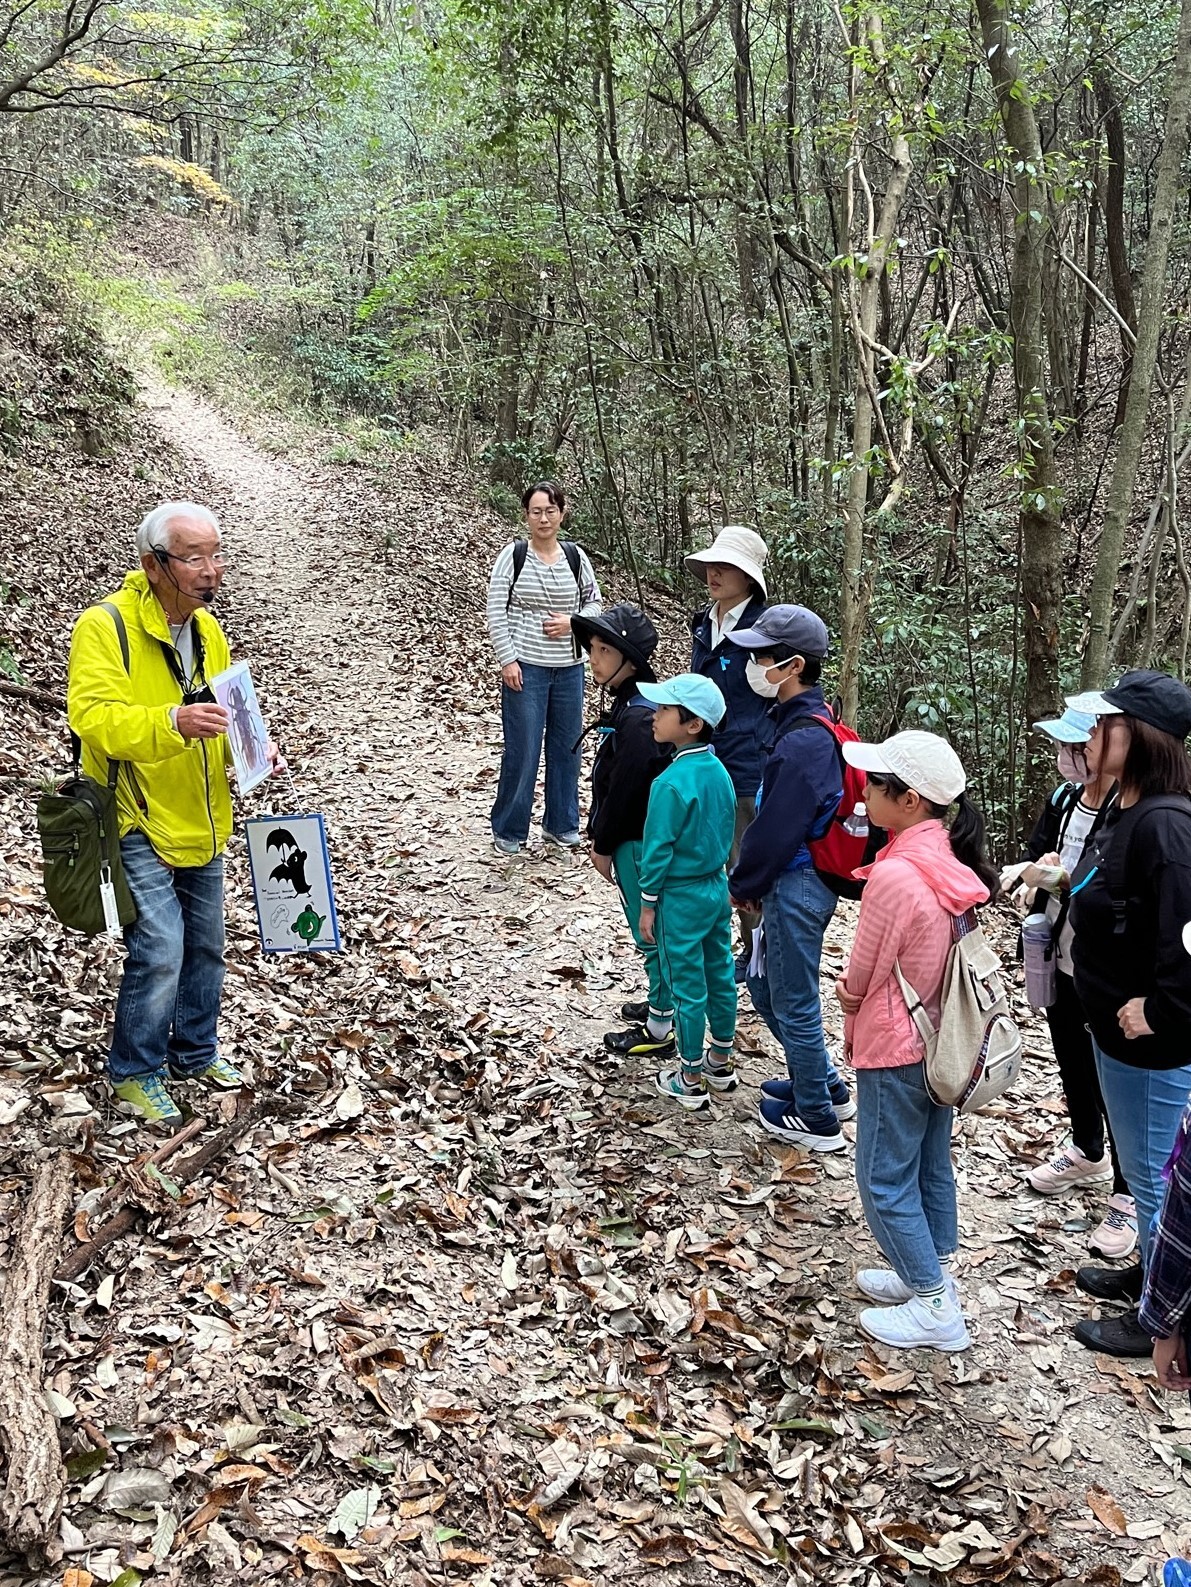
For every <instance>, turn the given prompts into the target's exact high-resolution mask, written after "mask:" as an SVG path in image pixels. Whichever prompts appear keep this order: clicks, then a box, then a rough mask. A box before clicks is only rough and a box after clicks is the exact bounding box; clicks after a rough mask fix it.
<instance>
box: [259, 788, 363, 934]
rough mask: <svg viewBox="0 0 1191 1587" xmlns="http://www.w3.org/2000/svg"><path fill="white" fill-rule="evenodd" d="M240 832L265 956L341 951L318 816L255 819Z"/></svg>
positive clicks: (322, 834)
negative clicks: (323, 950)
mask: <svg viewBox="0 0 1191 1587" xmlns="http://www.w3.org/2000/svg"><path fill="white" fill-rule="evenodd" d="M244 833H245V836H246V837H247V839H248V863H249V865H250V867H251V869H252V891H253V895H254V897H255V899H256V919H257V927H258V929H259V931H260V937H261V947H262V949H263V950H264V951H265V953H302V952H315V951H317V950H319V949H328V948H330V949H334V948H338V947H340V946H341V944H340V940H339V918H338V916H337V915H336V913H335V891H334V888H333V887H332V885H331V861H330V858H329V856H328V854H327V833H326V828H325V827H324V826H323V818H322V816H320V815H308V816H300V815H294V816H254V817H253V819H252V820H251V821H246V822H245V823H244Z"/></svg>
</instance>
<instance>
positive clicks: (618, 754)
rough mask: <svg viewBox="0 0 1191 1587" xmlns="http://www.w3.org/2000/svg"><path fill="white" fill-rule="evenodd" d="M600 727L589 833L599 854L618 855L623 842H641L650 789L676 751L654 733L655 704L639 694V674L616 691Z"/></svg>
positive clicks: (593, 772) (589, 816) (593, 770)
mask: <svg viewBox="0 0 1191 1587" xmlns="http://www.w3.org/2000/svg"><path fill="white" fill-rule="evenodd" d="M597 726H598V728H599V734H600V742H599V748H598V749H597V750H596V756H595V761H594V762H593V764H592V768H591V810H590V813H589V814H588V818H587V835H588V837H589V838H590V839H591V844H592V847H593V848H594V849H595V851H596V853H597V854H614V853H615V852H616V850H617V849H618V848H619V847H620V845H621V844H622V843H634V842H640V840H641V834H642V833H643V832H644V830H645V812H646V810H647V809H648V808H649V790H650V788H651V787H652V786H653V780H654V778H655V777H656V776H657V775H658V773H659V772H661V771H665V769H666V767H667V766H668V765H669V764H670V756H671V753H672V752H671V748H670V745H669V744H659V743H658V742H657V740H656V739H655V738H654V736H653V706H652V705H650V704H649V702H648V701H647V700H643V699H642V698H641V696H640V695H639V694H638V693H637V680H636V679H635V678H630V679H629V680H628V682H627V683H622V684H621V685H620V687H619V688H618V689H614V690H613V691H612V705H611V708H610V709H609V710H608V711H607V712H606V713H605V714H604V715H603V716H602V717H601V718H600V720H599V722H598V724H597Z"/></svg>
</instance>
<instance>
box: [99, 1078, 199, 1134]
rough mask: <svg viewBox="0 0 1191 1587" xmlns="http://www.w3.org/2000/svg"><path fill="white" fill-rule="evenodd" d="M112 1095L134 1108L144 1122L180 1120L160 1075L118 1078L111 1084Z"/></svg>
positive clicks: (174, 1122)
mask: <svg viewBox="0 0 1191 1587" xmlns="http://www.w3.org/2000/svg"><path fill="white" fill-rule="evenodd" d="M112 1095H113V1096H115V1097H119V1099H120V1101H121V1102H127V1103H128V1105H129V1107H132V1108H135V1109H136V1111H137V1112H138V1113H139V1114H140V1116H141V1118H143V1119H144V1121H145V1123H146V1124H180V1123H181V1122H182V1115H181V1113H180V1112H179V1110H178V1108H177V1106H176V1104H175V1102H174V1099H173V1097H172V1096H170V1094H169V1092H168V1091H167V1090H166V1089H165V1086H164V1085H163V1084H162V1082H161V1076H160V1075H146V1076H145V1077H144V1079H143V1080H118V1081H116V1083H115V1084H114V1085H113V1086H112Z"/></svg>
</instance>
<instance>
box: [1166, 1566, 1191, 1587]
mask: <svg viewBox="0 0 1191 1587" xmlns="http://www.w3.org/2000/svg"><path fill="white" fill-rule="evenodd" d="M1162 1587H1191V1560H1186V1559H1168V1560H1167V1561H1166V1566H1165V1568H1164V1570H1163V1572H1162Z"/></svg>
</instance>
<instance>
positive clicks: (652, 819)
mask: <svg viewBox="0 0 1191 1587" xmlns="http://www.w3.org/2000/svg"><path fill="white" fill-rule="evenodd" d="M735 826H736V790H735V788H733V786H732V779H731V777H730V776H729V775H728V773H727V772H726V771H725V769H724V766H723V763H722V762H721V761H719V760H717V759H716V757H715V756H714V755H713V754H712V753H711V749H710V747H709V746H708V745H706V744H695V745H692V746H691V748H689V749H680V750H679V751H678V753H677V754H676V755H675V757H674V759H673V760H672V761H671V763H670V765H669V766H667V768H666V769H665V771H663V772H662V773H661V774H660V775H659V776H658V777H657V778H656V779H655V780H654V784H653V787H652V788H651V789H650V791H649V810H648V813H647V814H646V817H645V832H644V835H643V837H642V840H641V866H640V872H639V880H640V887H641V902H642V904H643V905H646V906H649V905H653V907H654V908H655V909H656V910H657V918H656V921H655V924H654V934H655V936H656V937H657V945H658V956H659V959H660V962H661V970H662V974H663V975H664V976H665V978H666V981H667V982H668V984H669V987H670V992H671V995H672V997H673V999H674V1023H675V1027H676V1030H677V1035H678V1051H679V1054H680V1056H681V1058H682V1062H683V1065H684V1066H685V1067H686V1068H687V1069H699V1068H701V1067H702V1063H703V1038H704V1033H705V1031H706V1030H707V1029H708V1027H710V1037H711V1041H712V1043H713V1045H714V1046H716V1047H717V1048H724V1049H725V1050H729V1049H730V1048H731V1046H732V1041H733V1038H734V1037H735V1035H736V982H735V978H734V975H733V963H732V911H731V908H730V906H729V903H728V878H727V874H726V873H725V870H724V867H725V865H726V864H727V862H728V855H729V853H730V851H731V848H732V837H733V833H734V831H735Z"/></svg>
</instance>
